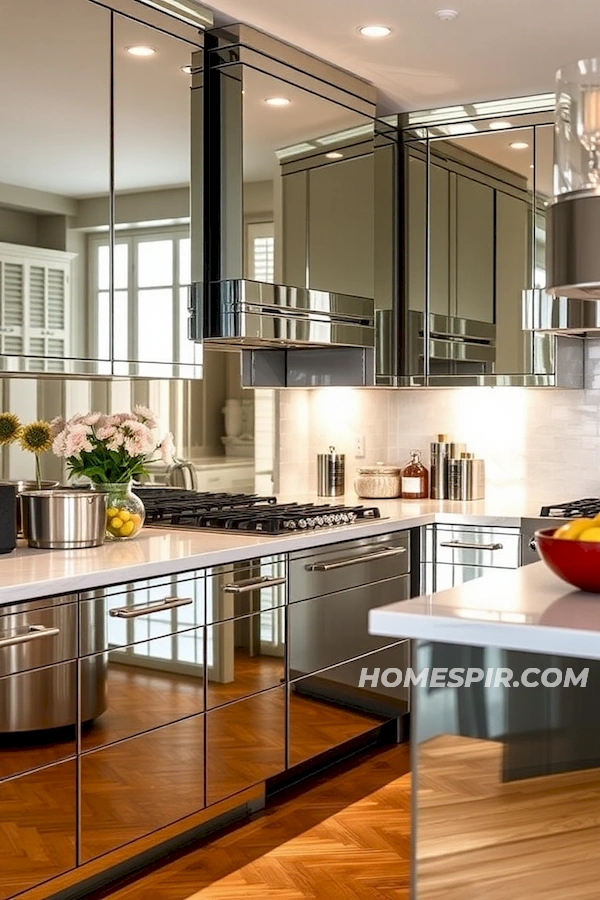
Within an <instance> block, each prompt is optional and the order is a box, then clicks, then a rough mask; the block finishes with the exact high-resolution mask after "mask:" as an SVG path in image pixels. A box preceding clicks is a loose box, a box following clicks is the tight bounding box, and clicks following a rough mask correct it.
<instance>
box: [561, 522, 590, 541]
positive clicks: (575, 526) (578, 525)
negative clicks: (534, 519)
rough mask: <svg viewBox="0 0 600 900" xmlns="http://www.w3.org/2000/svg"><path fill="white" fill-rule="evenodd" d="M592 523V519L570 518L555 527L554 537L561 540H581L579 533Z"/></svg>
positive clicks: (588, 527)
mask: <svg viewBox="0 0 600 900" xmlns="http://www.w3.org/2000/svg"><path fill="white" fill-rule="evenodd" d="M593 525H594V520H593V519H572V520H571V521H570V522H566V523H565V524H564V525H561V526H560V528H557V530H556V531H555V532H554V537H555V538H560V539H561V540H563V541H579V540H582V538H580V535H581V534H583V533H584V532H585V531H587V530H588V529H590V528H591V527H592V526H593Z"/></svg>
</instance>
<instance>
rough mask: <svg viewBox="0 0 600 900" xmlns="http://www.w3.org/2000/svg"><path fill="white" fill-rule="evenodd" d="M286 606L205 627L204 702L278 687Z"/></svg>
mask: <svg viewBox="0 0 600 900" xmlns="http://www.w3.org/2000/svg"><path fill="white" fill-rule="evenodd" d="M285 613H286V610H285V607H283V606H277V607H275V608H273V609H267V610H264V611H263V612H261V613H255V614H254V615H252V616H243V617H241V618H238V619H230V620H229V621H227V622H218V623H216V624H215V625H207V627H206V662H207V669H206V672H207V680H206V706H207V709H211V708H212V707H215V706H221V705H222V704H224V703H229V702H230V701H232V700H239V699H241V698H242V697H248V696H250V695H251V694H256V693H257V692H258V691H264V690H266V689H268V688H272V687H277V686H278V685H279V684H281V683H282V682H283V681H284V679H285V662H284V656H285Z"/></svg>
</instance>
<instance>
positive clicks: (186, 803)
mask: <svg viewBox="0 0 600 900" xmlns="http://www.w3.org/2000/svg"><path fill="white" fill-rule="evenodd" d="M203 748H204V715H199V716H192V717H190V718H188V719H184V720H183V721H181V722H175V723H173V724H172V725H166V726H165V727H164V728H157V729H155V730H154V731H149V732H147V733H146V734H142V735H138V736H137V737H134V738H131V739H129V740H125V741H119V742H118V743H116V744H111V745H110V746H107V747H102V748H101V749H99V750H93V751H91V752H89V753H84V754H83V756H82V757H81V763H80V766H81V774H80V782H79V789H80V795H81V813H80V825H81V839H80V844H79V847H80V853H79V863H80V864H81V863H84V862H87V861H88V860H90V859H93V858H94V857H96V856H100V855H101V854H103V853H108V852H109V851H110V850H114V849H115V848H116V847H120V846H122V845H123V844H126V843H128V842H129V841H133V840H135V839H136V838H139V837H142V836H143V835H145V834H150V833H151V832H152V831H155V830H156V829H158V828H162V827H164V826H165V825H168V824H169V823H171V822H174V821H176V820H177V819H181V818H183V817H184V816H188V815H192V814H193V813H195V812H198V811H199V810H201V809H202V808H203V806H204V763H203Z"/></svg>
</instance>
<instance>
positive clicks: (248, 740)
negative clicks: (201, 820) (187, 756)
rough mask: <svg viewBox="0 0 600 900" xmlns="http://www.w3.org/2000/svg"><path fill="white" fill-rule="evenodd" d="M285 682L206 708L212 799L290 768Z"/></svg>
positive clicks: (208, 785) (208, 794) (208, 797)
mask: <svg viewBox="0 0 600 900" xmlns="http://www.w3.org/2000/svg"><path fill="white" fill-rule="evenodd" d="M285 692H286V689H285V687H276V688H273V689H272V690H269V691H263V692H262V693H260V694H256V695H255V696H253V697H248V698H247V699H245V700H237V701H236V702H235V703H230V704H228V705H227V706H221V707H219V708H218V709H213V710H209V711H208V712H207V713H206V748H207V750H206V752H207V756H206V803H207V805H208V804H211V803H216V802H217V801H218V800H222V799H223V798H224V797H230V796H232V794H235V793H237V792H238V791H242V790H244V788H247V787H251V785H253V784H257V783H258V782H260V781H264V780H265V779H267V778H270V777H271V776H272V775H276V774H277V773H278V772H283V770H284V769H285V739H286V699H285Z"/></svg>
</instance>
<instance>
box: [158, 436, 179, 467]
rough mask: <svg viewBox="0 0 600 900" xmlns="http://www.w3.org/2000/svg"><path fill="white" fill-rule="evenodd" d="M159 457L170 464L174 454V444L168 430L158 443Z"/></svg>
mask: <svg viewBox="0 0 600 900" xmlns="http://www.w3.org/2000/svg"><path fill="white" fill-rule="evenodd" d="M159 450H160V458H161V460H162V461H163V462H164V463H165V465H167V466H170V465H171V463H172V462H173V456H174V455H175V444H174V443H173V435H172V434H171V432H170V431H168V432H167V433H166V434H165V436H164V438H163V439H162V441H161V442H160V444H159Z"/></svg>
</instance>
